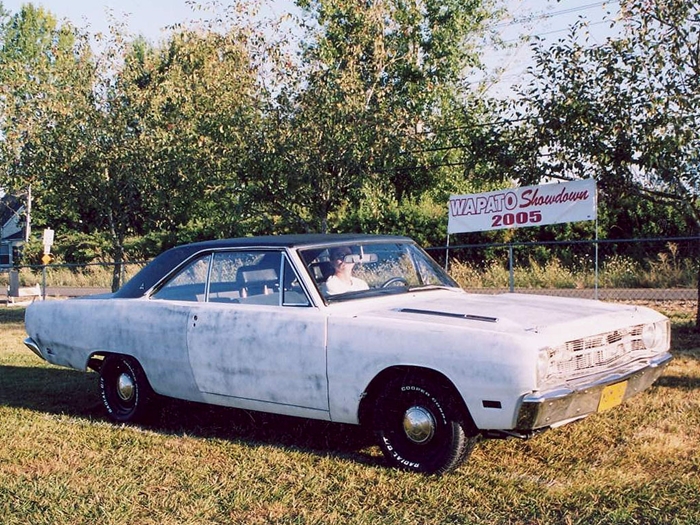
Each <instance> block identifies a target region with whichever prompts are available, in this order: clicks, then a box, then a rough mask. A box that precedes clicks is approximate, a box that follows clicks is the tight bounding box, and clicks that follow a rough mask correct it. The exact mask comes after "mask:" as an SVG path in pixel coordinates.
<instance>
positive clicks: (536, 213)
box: [491, 210, 542, 228]
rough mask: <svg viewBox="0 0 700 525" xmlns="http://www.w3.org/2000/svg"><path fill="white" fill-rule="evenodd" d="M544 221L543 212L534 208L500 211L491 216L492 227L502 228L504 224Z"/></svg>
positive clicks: (512, 224) (513, 224)
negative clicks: (511, 211) (514, 211)
mask: <svg viewBox="0 0 700 525" xmlns="http://www.w3.org/2000/svg"><path fill="white" fill-rule="evenodd" d="M541 221H542V212H541V211H540V210H532V211H530V212H525V211H521V212H518V213H499V214H497V215H494V216H493V217H491V227H492V228H502V227H503V226H515V225H519V226H521V225H525V224H532V223H535V224H536V223H538V222H541Z"/></svg>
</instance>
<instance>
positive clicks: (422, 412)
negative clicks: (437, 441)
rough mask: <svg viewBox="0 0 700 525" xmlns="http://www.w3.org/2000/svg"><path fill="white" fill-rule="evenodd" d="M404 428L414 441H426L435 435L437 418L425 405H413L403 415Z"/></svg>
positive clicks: (407, 435) (409, 437)
mask: <svg viewBox="0 0 700 525" xmlns="http://www.w3.org/2000/svg"><path fill="white" fill-rule="evenodd" d="M403 430H404V432H405V433H406V437H408V439H410V440H411V441H413V442H414V443H418V444H420V443H425V442H427V441H430V439H431V438H432V437H433V435H435V418H433V415H432V414H431V413H430V411H429V410H426V409H425V408H423V407H418V406H416V407H411V408H409V409H408V410H406V413H405V414H404V416H403Z"/></svg>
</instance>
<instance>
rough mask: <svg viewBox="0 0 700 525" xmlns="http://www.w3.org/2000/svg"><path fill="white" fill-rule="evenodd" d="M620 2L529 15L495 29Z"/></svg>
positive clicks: (615, 0)
mask: <svg viewBox="0 0 700 525" xmlns="http://www.w3.org/2000/svg"><path fill="white" fill-rule="evenodd" d="M619 3H620V2H619V0H611V1H605V2H595V3H593V4H586V5H582V6H578V7H571V8H569V9H560V10H558V11H552V12H551V13H542V14H539V15H529V16H523V17H520V18H515V19H513V20H511V21H509V22H501V23H498V24H496V25H495V26H494V28H496V29H498V28H502V27H508V26H514V25H520V24H527V23H531V22H536V21H538V20H546V19H548V18H554V17H556V16H561V15H570V14H572V13H577V12H580V11H587V10H589V9H594V8H596V7H603V6H605V5H608V4H619Z"/></svg>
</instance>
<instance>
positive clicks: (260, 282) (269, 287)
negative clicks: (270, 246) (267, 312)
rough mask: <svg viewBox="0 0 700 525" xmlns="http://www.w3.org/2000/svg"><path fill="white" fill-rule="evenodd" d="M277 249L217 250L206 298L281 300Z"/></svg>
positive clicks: (272, 302)
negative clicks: (263, 250)
mask: <svg viewBox="0 0 700 525" xmlns="http://www.w3.org/2000/svg"><path fill="white" fill-rule="evenodd" d="M280 261H281V253H280V252H277V251H275V252H272V251H271V252H262V251H235V252H234V251H232V252H217V253H215V254H214V259H213V261H212V267H211V276H210V278H209V301H210V302H215V303H241V304H270V305H276V304H279V303H280V294H279V292H280V275H279V274H280Z"/></svg>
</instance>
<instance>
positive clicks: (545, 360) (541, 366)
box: [537, 346, 554, 384]
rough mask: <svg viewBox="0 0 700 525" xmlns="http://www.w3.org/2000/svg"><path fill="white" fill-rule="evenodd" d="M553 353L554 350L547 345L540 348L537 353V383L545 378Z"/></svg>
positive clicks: (540, 382)
mask: <svg viewBox="0 0 700 525" xmlns="http://www.w3.org/2000/svg"><path fill="white" fill-rule="evenodd" d="M553 353H554V350H553V349H552V348H550V347H548V346H547V347H545V348H540V351H539V352H538V354H537V384H542V383H543V382H544V381H545V379H547V376H548V375H549V367H550V364H551V356H552V354H553Z"/></svg>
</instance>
